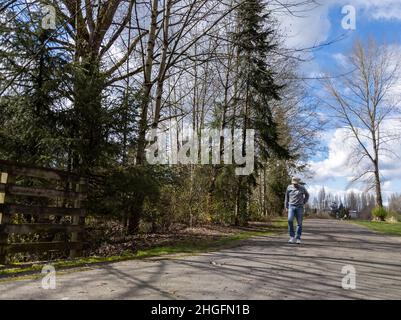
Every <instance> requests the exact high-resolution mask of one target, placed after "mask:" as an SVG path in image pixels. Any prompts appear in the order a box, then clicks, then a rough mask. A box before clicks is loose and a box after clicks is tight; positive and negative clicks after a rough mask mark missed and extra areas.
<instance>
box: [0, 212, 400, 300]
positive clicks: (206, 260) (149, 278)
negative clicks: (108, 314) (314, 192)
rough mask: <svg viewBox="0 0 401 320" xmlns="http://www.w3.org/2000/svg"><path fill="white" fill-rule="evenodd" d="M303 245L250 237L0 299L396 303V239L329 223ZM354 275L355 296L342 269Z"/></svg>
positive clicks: (16, 286)
mask: <svg viewBox="0 0 401 320" xmlns="http://www.w3.org/2000/svg"><path fill="white" fill-rule="evenodd" d="M304 230H305V231H304V236H303V243H302V245H291V244H287V236H286V235H281V236H273V237H255V238H252V239H250V240H247V241H245V242H243V243H242V245H240V246H237V247H235V248H230V249H224V250H221V251H217V252H212V253H205V254H201V255H195V256H183V257H169V258H164V259H150V260H141V261H139V260H137V261H125V262H118V263H112V264H107V265H101V266H94V267H91V268H89V269H87V270H84V271H76V272H70V273H67V274H57V276H56V289H53V290H52V289H48V290H45V289H43V288H42V286H41V282H42V281H41V279H35V280H33V279H30V280H18V281H7V282H3V283H0V299H65V300H68V299H71V300H72V299H212V300H214V299H241V300H242V299H399V298H400V297H401V238H400V237H391V236H385V235H382V234H378V233H375V232H372V231H369V230H367V229H365V228H363V227H360V226H356V225H353V224H350V223H346V222H340V221H334V220H307V221H306V222H305V225H304ZM346 265H352V266H353V267H354V268H355V271H356V275H355V289H343V287H342V279H343V277H344V276H345V274H343V273H342V269H343V267H344V266H346Z"/></svg>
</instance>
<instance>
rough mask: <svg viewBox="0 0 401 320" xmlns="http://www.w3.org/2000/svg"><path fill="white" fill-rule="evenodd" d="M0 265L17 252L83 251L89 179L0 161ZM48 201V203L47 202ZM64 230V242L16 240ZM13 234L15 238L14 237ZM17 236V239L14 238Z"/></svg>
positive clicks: (75, 254)
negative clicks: (29, 235) (31, 235)
mask: <svg viewBox="0 0 401 320" xmlns="http://www.w3.org/2000/svg"><path fill="white" fill-rule="evenodd" d="M0 173H1V180H0V264H6V263H7V256H8V255H9V254H15V253H22V252H28V253H33V252H35V253H43V252H52V251H60V250H61V251H68V252H69V256H70V257H77V256H80V255H81V254H82V248H83V242H82V231H83V228H84V225H85V214H86V211H85V209H84V207H85V206H84V201H85V200H86V197H87V196H86V192H85V190H86V184H87V181H86V179H85V178H83V177H81V176H79V175H77V174H74V173H70V172H66V171H61V170H55V169H49V168H41V167H34V166H30V165H23V164H17V163H12V162H8V161H4V160H0ZM43 203H44V205H43ZM40 232H45V233H46V234H55V233H61V234H64V235H65V237H64V239H63V240H62V241H56V240H54V239H51V237H50V240H49V238H48V237H47V238H45V240H46V239H47V241H41V240H43V239H40V238H39V241H33V242H32V241H29V242H28V241H25V242H21V241H18V242H15V241H14V240H13V239H15V236H14V235H28V234H37V233H40ZM11 235H13V237H10V236H11ZM11 238H13V239H11Z"/></svg>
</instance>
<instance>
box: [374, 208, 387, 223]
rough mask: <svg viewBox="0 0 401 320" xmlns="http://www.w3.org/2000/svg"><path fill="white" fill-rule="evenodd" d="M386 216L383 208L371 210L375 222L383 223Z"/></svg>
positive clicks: (385, 210)
mask: <svg viewBox="0 0 401 320" xmlns="http://www.w3.org/2000/svg"><path fill="white" fill-rule="evenodd" d="M387 215H388V211H387V209H386V208H384V207H376V208H374V209H373V210H372V216H373V218H375V219H376V220H380V221H384V220H385V219H386V217H387Z"/></svg>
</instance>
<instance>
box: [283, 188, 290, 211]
mask: <svg viewBox="0 0 401 320" xmlns="http://www.w3.org/2000/svg"><path fill="white" fill-rule="evenodd" d="M288 193H289V192H288V188H287V190H285V200H284V208H286V209H288V201H289V195H288Z"/></svg>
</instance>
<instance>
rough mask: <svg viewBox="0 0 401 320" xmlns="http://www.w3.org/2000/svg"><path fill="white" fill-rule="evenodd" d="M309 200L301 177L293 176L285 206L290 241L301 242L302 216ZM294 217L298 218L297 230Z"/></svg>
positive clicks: (286, 195)
mask: <svg viewBox="0 0 401 320" xmlns="http://www.w3.org/2000/svg"><path fill="white" fill-rule="evenodd" d="M308 200H309V193H308V191H307V190H306V188H305V187H304V186H303V185H301V179H299V178H295V177H294V178H292V180H291V184H290V185H289V186H288V187H287V191H286V193H285V204H284V205H285V208H286V209H287V211H288V232H289V233H290V240H289V241H288V242H289V243H295V242H296V243H297V244H301V234H302V218H303V214H304V206H305V204H306V203H307V202H308ZM294 217H295V218H296V219H297V232H296V236H295V232H294V223H293V222H294Z"/></svg>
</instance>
